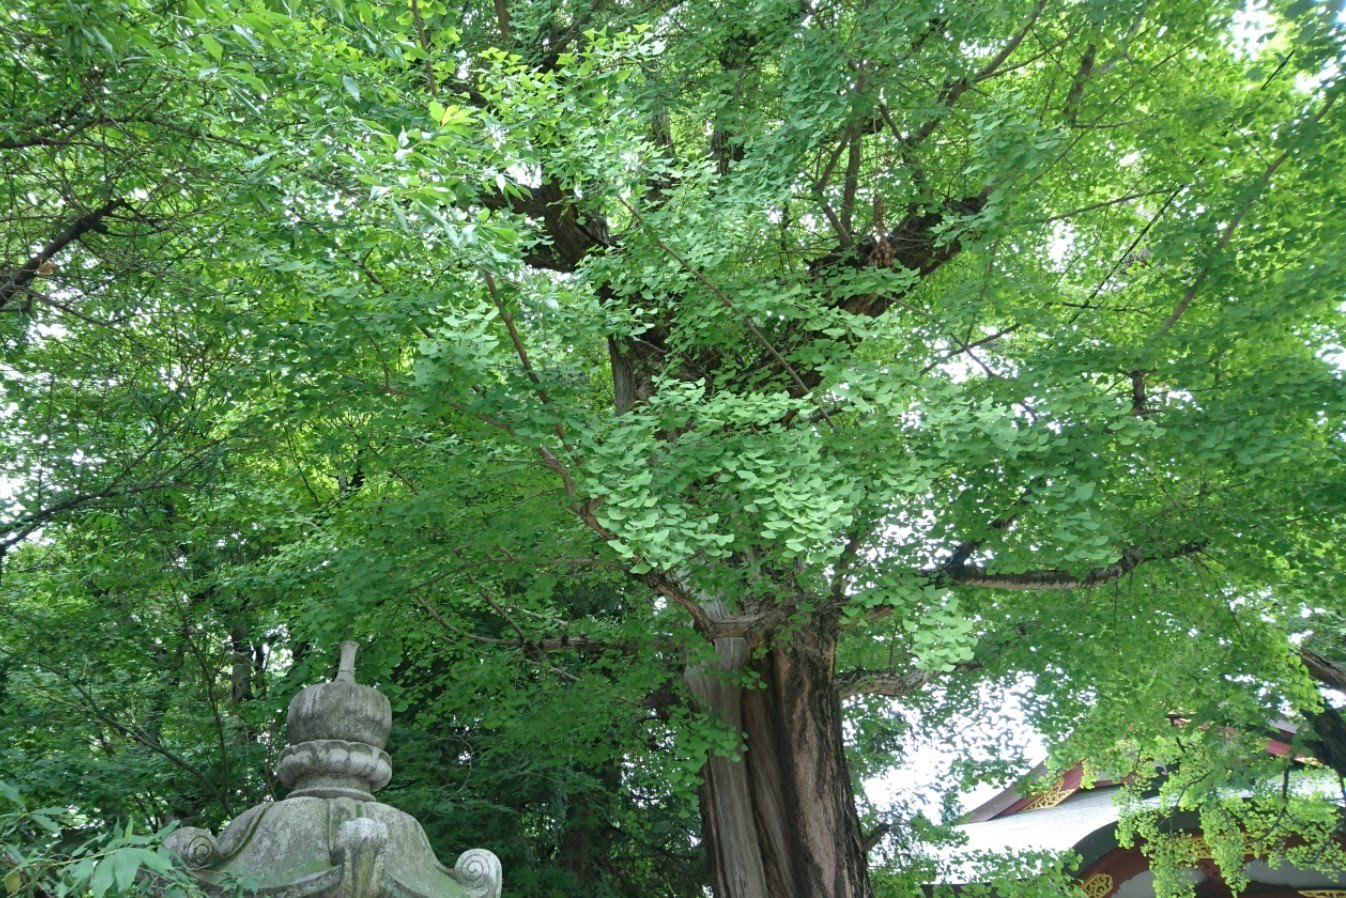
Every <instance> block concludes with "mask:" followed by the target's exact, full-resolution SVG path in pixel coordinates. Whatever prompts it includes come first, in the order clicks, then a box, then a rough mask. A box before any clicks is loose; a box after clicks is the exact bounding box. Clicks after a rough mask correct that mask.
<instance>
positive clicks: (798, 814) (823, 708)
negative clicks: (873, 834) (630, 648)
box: [686, 608, 873, 898]
mask: <svg viewBox="0 0 1346 898" xmlns="http://www.w3.org/2000/svg"><path fill="white" fill-rule="evenodd" d="M715 611H716V612H718V613H722V612H723V609H722V608H716V609H715ZM836 634H837V622H836V620H835V619H832V618H830V616H821V615H820V616H817V619H815V620H812V621H810V622H809V624H807V625H805V626H804V627H801V628H800V629H799V631H798V632H795V633H794V634H792V636H791V637H790V640H789V643H788V645H781V644H778V643H774V642H773V643H771V644H768V646H767V647H766V648H765V649H764V650H758V651H757V652H753V651H751V650H750V649H749V647H748V644H747V642H746V641H745V640H743V639H740V638H732V639H719V640H716V644H715V648H716V653H717V657H718V663H717V664H716V665H715V667H714V668H713V669H709V670H708V669H705V668H700V669H690V670H688V671H687V674H686V680H687V684H688V687H689V689H690V691H691V693H692V695H693V696H694V698H695V699H696V700H697V702H699V703H700V705H701V706H702V708H703V709H704V710H706V711H708V712H710V713H712V714H714V715H715V716H716V717H717V718H719V719H720V720H721V721H722V722H723V723H725V724H726V725H728V726H731V727H734V728H736V729H738V730H739V731H740V732H742V733H743V734H744V736H745V740H746V749H747V750H746V752H745V753H744V754H743V756H742V760H740V761H737V762H736V761H733V760H731V759H729V758H722V757H714V758H712V759H711V760H710V761H709V762H708V763H707V764H706V767H705V768H704V771H703V776H704V783H703V785H702V787H701V818H702V837H703V839H704V841H705V845H706V851H707V853H708V862H709V868H710V874H711V885H712V888H713V889H714V891H715V895H716V898H824V896H825V898H871V896H872V894H873V893H872V892H871V890H870V887H869V880H868V874H867V871H866V864H865V850H864V839H863V837H862V835H861V832H860V821H859V818H858V817H857V815H856V812H855V796H854V793H853V791H852V789H851V778H850V771H849V768H848V765H847V762H846V754H845V747H844V744H843V737H842V728H841V699H840V695H839V693H838V692H837V688H836V681H835V676H834V666H835V656H836ZM754 656H755V657H754ZM746 672H751V673H755V674H756V675H757V678H758V680H757V682H759V683H760V686H759V687H756V688H744V687H743V686H742V685H740V684H741V683H742V677H741V675H742V674H744V673H746Z"/></svg>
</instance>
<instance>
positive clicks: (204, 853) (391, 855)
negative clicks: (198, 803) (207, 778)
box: [167, 642, 501, 898]
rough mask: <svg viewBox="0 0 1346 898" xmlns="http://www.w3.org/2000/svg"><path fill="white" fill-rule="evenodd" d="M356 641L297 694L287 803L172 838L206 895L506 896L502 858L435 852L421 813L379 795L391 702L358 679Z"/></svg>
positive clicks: (286, 765) (386, 771)
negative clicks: (329, 676)
mask: <svg viewBox="0 0 1346 898" xmlns="http://www.w3.org/2000/svg"><path fill="white" fill-rule="evenodd" d="M357 648H358V645H357V643H354V642H345V643H342V645H341V664H340V668H339V670H338V672H337V676H336V679H335V680H332V681H331V682H327V683H319V684H318V685H316V686H308V687H306V688H304V689H302V690H300V692H299V694H298V695H296V696H295V697H294V699H293V700H291V702H290V710H289V714H288V716H287V718H286V735H287V739H288V742H289V744H288V745H287V746H286V748H285V750H284V751H283V752H281V755H280V758H279V760H278V761H277V765H276V775H277V777H278V778H279V779H280V781H281V782H282V783H283V784H284V785H285V786H286V787H287V788H289V789H290V790H291V791H290V793H289V795H288V796H287V797H286V798H285V799H284V800H283V801H276V802H267V803H263V804H260V805H257V806H256V807H253V808H250V809H248V810H247V811H244V812H243V813H242V814H240V815H239V816H238V817H237V818H235V819H234V820H233V822H231V823H230V824H229V825H227V826H226V827H225V828H224V829H223V830H222V831H221V832H220V835H219V838H218V839H217V838H216V837H214V836H213V835H211V833H210V832H209V831H208V830H204V829H198V828H196V827H184V828H182V829H179V830H177V831H175V832H174V833H172V834H171V835H170V836H169V837H168V842H167V844H168V847H169V848H170V849H171V850H172V851H173V852H174V853H175V854H176V855H177V857H178V858H179V861H180V862H181V863H182V864H183V865H185V866H186V867H187V868H188V870H189V871H190V872H191V873H192V875H193V877H194V878H195V879H197V880H198V881H199V882H200V883H201V885H202V886H203V887H204V888H205V890H206V891H208V892H211V893H215V894H222V893H224V892H231V893H232V892H235V891H237V890H239V889H242V890H243V891H244V892H249V893H254V894H258V895H266V896H271V898H499V895H500V887H501V870H500V861H499V859H498V858H497V857H496V856H495V855H494V854H492V853H491V852H489V851H486V850H485V849H480V848H478V849H472V850H469V851H465V852H463V854H462V855H460V856H459V858H458V861H457V863H456V864H455V865H454V868H453V869H452V870H450V869H448V868H446V867H444V866H443V865H441V864H440V863H439V861H438V859H436V857H435V854H434V850H433V849H432V848H431V847H430V841H429V839H427V838H426V835H425V831H424V830H423V829H422V828H421V825H420V824H419V823H418V822H416V819H415V818H414V817H412V816H411V815H409V814H405V813H403V812H402V811H399V810H397V809H396V808H393V807H390V806H389V805H386V804H382V803H380V802H377V801H375V800H374V793H375V792H377V791H379V790H380V789H382V788H383V787H384V786H386V785H388V781H389V780H390V779H391V778H392V769H393V768H392V760H391V759H390V758H389V756H388V753H387V752H386V751H384V750H383V748H384V746H385V745H387V742H388V732H389V730H390V729H391V728H392V707H391V705H389V703H388V698H387V696H385V695H384V694H383V693H381V692H379V691H378V690H377V689H375V688H373V687H372V686H361V685H360V684H358V683H356V682H355V652H356V649H357Z"/></svg>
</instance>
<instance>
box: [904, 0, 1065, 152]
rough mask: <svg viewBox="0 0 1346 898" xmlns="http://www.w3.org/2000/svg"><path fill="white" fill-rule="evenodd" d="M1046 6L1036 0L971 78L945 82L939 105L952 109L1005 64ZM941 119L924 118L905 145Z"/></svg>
mask: <svg viewBox="0 0 1346 898" xmlns="http://www.w3.org/2000/svg"><path fill="white" fill-rule="evenodd" d="M1046 7H1047V0H1038V2H1037V4H1036V5H1034V7H1033V11H1032V12H1031V13H1029V16H1028V22H1027V23H1026V24H1025V25H1024V27H1023V28H1021V29H1019V31H1017V32H1015V34H1014V36H1013V37H1011V38H1010V39H1009V41H1008V42H1006V44H1005V46H1003V47H1001V48H1000V52H999V53H997V54H996V55H995V56H993V57H991V59H990V60H989V61H988V62H987V63H986V65H984V66H982V67H981V69H979V70H978V71H977V73H976V74H975V75H973V76H972V77H971V78H960V79H958V80H957V81H951V82H948V83H946V84H945V85H944V87H943V88H942V89H941V90H940V92H939V97H938V100H939V103H940V105H942V106H944V107H945V109H952V108H953V107H954V105H955V104H956V103H957V102H958V98H959V97H961V96H962V95H963V94H965V93H967V91H968V89H969V88H971V87H972V85H974V84H978V83H980V82H982V81H985V80H987V79H988V78H992V77H994V76H995V74H996V72H998V71H999V70H1000V67H1001V66H1002V65H1004V64H1005V61H1006V60H1007V59H1009V58H1010V56H1011V55H1012V54H1013V53H1014V51H1015V50H1017V49H1019V45H1020V44H1022V43H1023V40H1024V38H1025V37H1027V36H1028V33H1029V32H1030V31H1032V30H1033V26H1034V25H1036V24H1037V21H1038V19H1039V18H1040V17H1041V16H1042V11H1043V10H1044V9H1046ZM943 120H944V115H943V113H939V114H936V115H934V116H931V117H930V118H929V119H926V121H925V123H924V124H923V125H921V126H920V127H919V128H917V129H916V131H915V132H914V133H913V134H911V135H910V136H909V137H908V138H907V139H906V141H905V142H906V144H907V146H916V145H917V144H919V143H921V142H922V141H924V140H925V139H926V138H928V137H929V136H930V135H931V134H933V133H935V129H936V128H938V127H939V124H940V122H942V121H943Z"/></svg>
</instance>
